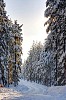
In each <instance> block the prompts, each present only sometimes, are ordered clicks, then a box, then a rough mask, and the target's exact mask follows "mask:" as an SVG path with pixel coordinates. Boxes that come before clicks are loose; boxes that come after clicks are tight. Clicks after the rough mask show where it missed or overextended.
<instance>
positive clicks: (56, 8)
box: [23, 0, 66, 86]
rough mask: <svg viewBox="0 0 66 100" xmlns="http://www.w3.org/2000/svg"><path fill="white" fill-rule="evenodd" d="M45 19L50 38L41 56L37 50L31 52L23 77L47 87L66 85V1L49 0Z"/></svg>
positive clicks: (24, 66) (25, 64)
mask: <svg viewBox="0 0 66 100" xmlns="http://www.w3.org/2000/svg"><path fill="white" fill-rule="evenodd" d="M45 17H47V18H48V20H47V22H46V23H45V25H48V27H47V29H46V32H47V33H48V37H47V39H46V42H45V43H44V45H43V47H42V49H41V52H40V55H39V54H38V53H37V55H36V50H37V49H36V48H32V50H30V54H29V57H28V58H27V61H26V62H25V63H24V65H23V68H24V69H23V70H24V71H23V75H24V78H26V79H28V80H31V81H35V82H38V83H41V84H44V85H47V86H51V85H66V0H47V1H46V10H45ZM34 47H35V45H34ZM38 56H39V57H40V59H38V60H37V58H38Z"/></svg>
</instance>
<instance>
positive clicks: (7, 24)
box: [0, 0, 23, 86]
mask: <svg viewBox="0 0 66 100" xmlns="http://www.w3.org/2000/svg"><path fill="white" fill-rule="evenodd" d="M21 27H22V25H19V24H17V21H15V23H14V24H13V23H12V21H11V20H9V19H8V17H7V16H6V11H5V3H4V1H3V0H0V84H3V85H4V86H5V85H7V84H8V86H9V84H12V83H14V85H16V84H18V74H19V73H20V71H21V68H20V67H21V64H22V61H21V54H22V47H21V43H22V40H23V39H22V33H21V31H22V29H21Z"/></svg>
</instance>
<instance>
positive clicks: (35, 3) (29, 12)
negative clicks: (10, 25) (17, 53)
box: [4, 0, 47, 61]
mask: <svg viewBox="0 0 66 100" xmlns="http://www.w3.org/2000/svg"><path fill="white" fill-rule="evenodd" d="M4 2H5V3H6V11H7V15H9V18H11V19H12V20H17V21H18V23H19V24H23V27H22V33H23V57H22V58H23V61H24V60H25V59H26V58H27V56H28V51H29V50H30V47H31V45H32V43H33V40H35V41H41V42H42V43H43V42H44V39H45V38H46V36H47V34H46V28H45V27H44V22H45V21H46V18H45V17H44V11H45V9H46V8H45V3H46V0H4Z"/></svg>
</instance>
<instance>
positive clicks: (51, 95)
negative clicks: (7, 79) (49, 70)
mask: <svg viewBox="0 0 66 100" xmlns="http://www.w3.org/2000/svg"><path fill="white" fill-rule="evenodd" d="M0 100H66V86H52V87H46V86H43V85H40V84H37V83H34V82H32V83H31V82H28V81H26V80H20V82H19V85H18V86H17V87H13V86H10V87H9V88H0Z"/></svg>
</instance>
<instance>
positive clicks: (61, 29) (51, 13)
mask: <svg viewBox="0 0 66 100" xmlns="http://www.w3.org/2000/svg"><path fill="white" fill-rule="evenodd" d="M65 4H66V1H65V0H47V2H46V7H47V9H46V11H45V16H46V17H48V18H49V19H48V21H47V22H46V23H45V24H48V28H47V30H46V31H47V32H48V33H49V34H51V35H52V37H51V40H52V41H53V44H52V45H53V52H54V61H55V62H56V64H55V71H54V73H55V78H54V79H55V80H54V84H55V85H64V84H66V78H65V73H66V71H65V68H64V63H65V24H66V23H65V20H66V7H65ZM61 57H62V58H61Z"/></svg>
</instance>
